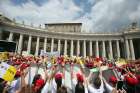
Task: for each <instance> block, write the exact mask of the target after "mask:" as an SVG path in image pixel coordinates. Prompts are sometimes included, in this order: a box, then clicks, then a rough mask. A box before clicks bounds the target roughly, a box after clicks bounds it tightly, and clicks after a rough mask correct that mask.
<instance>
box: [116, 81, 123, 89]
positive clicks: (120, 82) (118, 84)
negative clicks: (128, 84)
mask: <svg viewBox="0 0 140 93" xmlns="http://www.w3.org/2000/svg"><path fill="white" fill-rule="evenodd" d="M119 89H120V90H122V89H123V81H118V82H117V90H119Z"/></svg>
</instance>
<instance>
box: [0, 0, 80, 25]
mask: <svg viewBox="0 0 140 93" xmlns="http://www.w3.org/2000/svg"><path fill="white" fill-rule="evenodd" d="M0 2H1V3H0V11H2V12H3V13H4V14H5V15H6V16H8V17H10V18H16V19H17V20H25V23H26V22H27V23H30V22H32V23H35V24H40V23H50V22H70V21H72V20H73V19H74V18H75V17H77V16H79V14H80V12H82V10H81V9H80V8H79V7H78V6H76V5H75V4H74V3H73V1H72V0H48V2H46V3H44V4H43V5H42V6H38V5H37V4H36V3H34V2H33V1H31V0H29V1H28V2H26V3H23V4H20V5H14V4H13V3H12V2H11V0H7V1H0Z"/></svg>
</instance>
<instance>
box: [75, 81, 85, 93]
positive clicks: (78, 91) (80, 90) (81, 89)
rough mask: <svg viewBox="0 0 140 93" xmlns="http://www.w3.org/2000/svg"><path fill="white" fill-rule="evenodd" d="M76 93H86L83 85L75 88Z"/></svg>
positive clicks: (80, 84)
mask: <svg viewBox="0 0 140 93" xmlns="http://www.w3.org/2000/svg"><path fill="white" fill-rule="evenodd" d="M75 93H85V88H84V85H83V83H81V82H78V83H77V84H76V87H75Z"/></svg>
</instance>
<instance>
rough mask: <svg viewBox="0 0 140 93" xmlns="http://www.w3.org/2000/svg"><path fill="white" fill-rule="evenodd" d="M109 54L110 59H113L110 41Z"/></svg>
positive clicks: (110, 42)
mask: <svg viewBox="0 0 140 93" xmlns="http://www.w3.org/2000/svg"><path fill="white" fill-rule="evenodd" d="M109 53H110V57H109V58H110V59H113V52H112V41H111V40H110V41H109Z"/></svg>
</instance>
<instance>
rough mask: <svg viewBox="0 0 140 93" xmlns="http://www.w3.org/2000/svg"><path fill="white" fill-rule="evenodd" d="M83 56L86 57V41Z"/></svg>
mask: <svg viewBox="0 0 140 93" xmlns="http://www.w3.org/2000/svg"><path fill="white" fill-rule="evenodd" d="M83 54H84V55H83V56H84V57H86V40H84V42H83Z"/></svg>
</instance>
